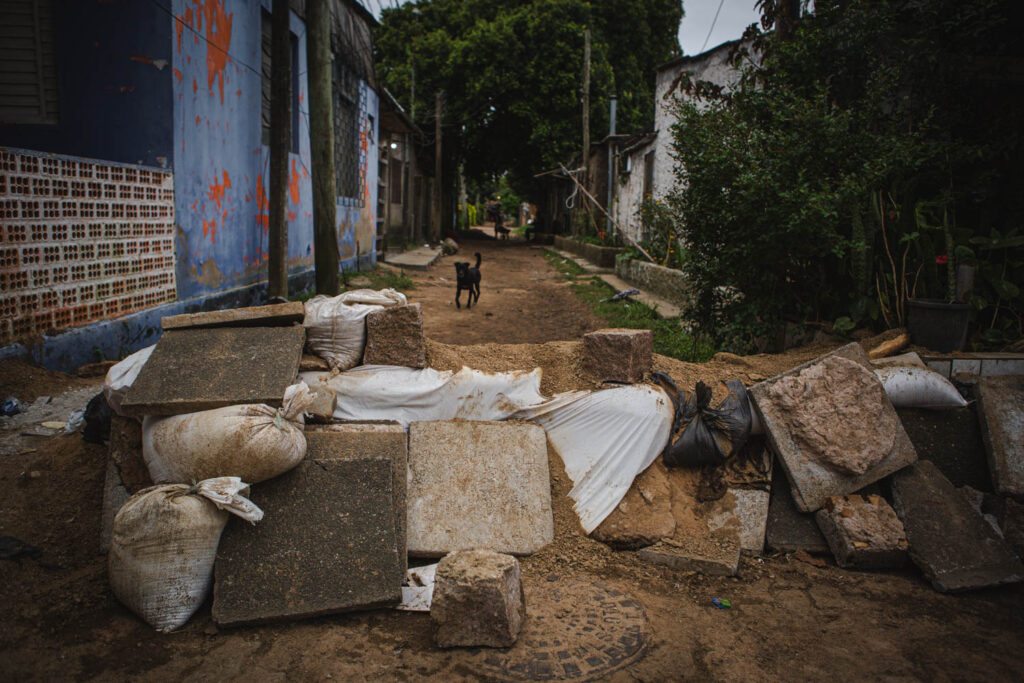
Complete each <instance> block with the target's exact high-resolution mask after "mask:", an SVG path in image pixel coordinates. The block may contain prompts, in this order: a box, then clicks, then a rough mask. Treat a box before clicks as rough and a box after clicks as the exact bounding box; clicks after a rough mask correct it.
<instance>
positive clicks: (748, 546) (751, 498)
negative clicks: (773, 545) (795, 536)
mask: <svg viewBox="0 0 1024 683" xmlns="http://www.w3.org/2000/svg"><path fill="white" fill-rule="evenodd" d="M730 491H731V492H732V495H733V496H734V497H735V498H736V515H737V517H739V523H740V548H741V549H743V550H748V551H750V552H752V553H755V554H757V555H760V554H761V553H762V552H764V538H765V530H766V528H767V526H768V505H769V502H770V498H771V494H770V493H769V492H768V491H764V490H762V489H730Z"/></svg>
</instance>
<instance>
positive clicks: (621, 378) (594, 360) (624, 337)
mask: <svg viewBox="0 0 1024 683" xmlns="http://www.w3.org/2000/svg"><path fill="white" fill-rule="evenodd" d="M653 343H654V335H653V334H652V333H651V331H650V330H630V329H623V328H608V329H603V330H597V331H596V332H590V333H588V334H585V335H583V367H584V370H585V371H586V372H587V373H589V374H590V375H592V376H593V377H595V378H596V379H597V380H598V381H601V382H622V383H626V384H636V383H637V382H640V381H642V380H643V378H644V375H646V374H648V373H650V372H651V367H652V364H653V355H652V349H653Z"/></svg>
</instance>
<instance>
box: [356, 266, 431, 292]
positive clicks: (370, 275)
mask: <svg viewBox="0 0 1024 683" xmlns="http://www.w3.org/2000/svg"><path fill="white" fill-rule="evenodd" d="M354 278H365V279H367V280H369V281H370V285H369V289H397V290H398V291H400V292H405V291H408V290H410V289H416V285H415V284H414V283H413V281H412V278H411V277H409V276H408V275H406V274H405V273H404V272H402V271H400V270H398V271H396V270H391V269H389V268H377V269H375V270H370V271H367V272H365V273H352V274H351V275H349V279H354ZM364 288H365V287H364Z"/></svg>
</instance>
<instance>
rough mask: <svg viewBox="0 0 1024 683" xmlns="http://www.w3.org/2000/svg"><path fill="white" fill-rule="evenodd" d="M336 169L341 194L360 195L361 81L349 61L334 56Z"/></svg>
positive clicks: (347, 195)
mask: <svg viewBox="0 0 1024 683" xmlns="http://www.w3.org/2000/svg"><path fill="white" fill-rule="evenodd" d="M333 85H334V173H335V176H336V182H337V187H336V190H337V192H338V196H339V197H348V198H354V199H357V200H359V201H360V202H361V201H362V197H361V196H360V192H359V188H360V185H361V183H360V180H361V178H360V164H359V114H360V102H359V81H358V80H357V78H356V75H355V73H354V72H353V71H352V69H350V68H349V67H348V65H347V64H346V63H345V61H344V60H343V59H342V58H341V57H340V56H339V55H335V59H334V84H333Z"/></svg>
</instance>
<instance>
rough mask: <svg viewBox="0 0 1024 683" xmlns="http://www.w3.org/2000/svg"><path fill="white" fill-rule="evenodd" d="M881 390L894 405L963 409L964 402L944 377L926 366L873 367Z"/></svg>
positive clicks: (965, 403) (901, 406)
mask: <svg viewBox="0 0 1024 683" xmlns="http://www.w3.org/2000/svg"><path fill="white" fill-rule="evenodd" d="M875 374H876V375H878V379H880V380H881V381H882V386H883V387H884V388H885V393H886V395H887V396H888V397H889V400H890V401H892V404H893V405H894V406H896V407H897V408H963V407H964V406H965V405H967V401H966V400H965V399H964V397H963V396H961V395H960V392H959V391H957V390H956V387H955V386H953V383H952V382H950V381H949V380H948V379H946V378H945V377H943V376H942V375H940V374H939V373H937V372H935V371H934V370H930V369H928V368H918V367H912V366H892V367H885V368H876V369H875Z"/></svg>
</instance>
